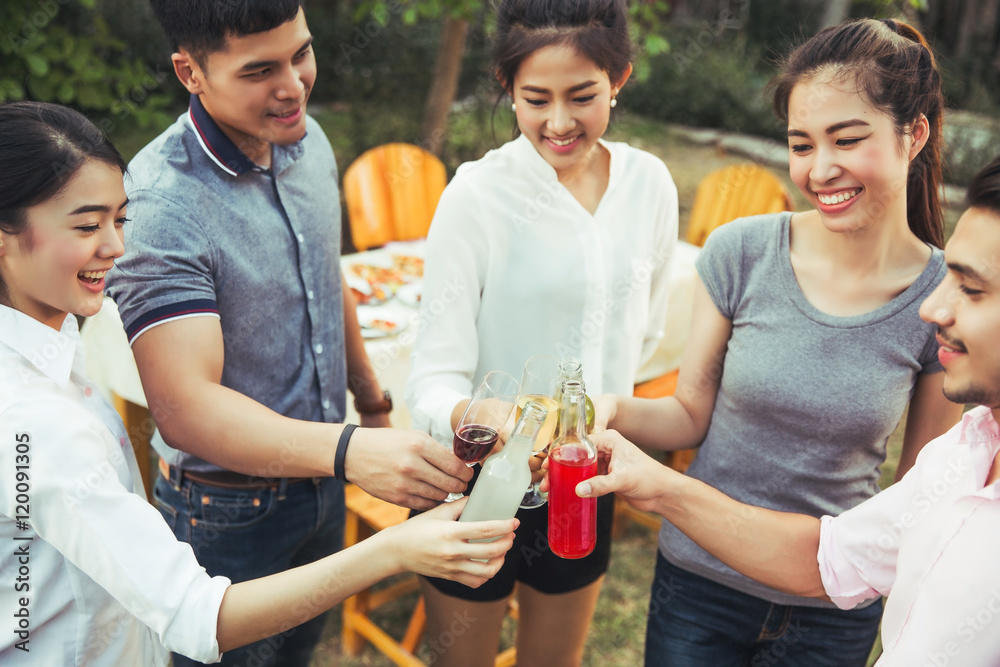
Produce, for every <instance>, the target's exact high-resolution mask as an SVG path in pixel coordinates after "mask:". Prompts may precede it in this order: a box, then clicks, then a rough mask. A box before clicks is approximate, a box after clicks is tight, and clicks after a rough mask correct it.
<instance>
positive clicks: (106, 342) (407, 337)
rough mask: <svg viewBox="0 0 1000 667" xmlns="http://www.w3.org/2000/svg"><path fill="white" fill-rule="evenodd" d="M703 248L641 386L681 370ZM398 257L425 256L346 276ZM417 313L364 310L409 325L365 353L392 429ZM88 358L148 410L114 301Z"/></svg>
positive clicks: (86, 334) (92, 322)
mask: <svg viewBox="0 0 1000 667" xmlns="http://www.w3.org/2000/svg"><path fill="white" fill-rule="evenodd" d="M698 251H699V248H698V247H696V246H693V245H690V244H688V243H684V242H681V243H679V244H678V248H677V253H676V259H675V261H674V262H673V266H672V269H671V276H670V277H671V294H670V302H669V305H668V308H667V313H668V316H667V322H666V324H665V330H664V338H663V340H662V342H661V343H660V346H659V347H658V348H657V350H656V352H655V354H654V355H653V357H652V359H650V361H649V362H648V363H647V364H646V365H645V366H643V368H642V369H640V371H639V377H638V380H637V381H639V382H643V381H645V380H649V379H652V378H654V377H658V376H660V375H662V374H664V373H668V372H670V371H672V370H674V369H676V368H677V367H678V366H679V365H680V359H681V353H682V352H683V351H684V342H685V341H686V339H687V332H688V329H689V328H690V325H691V307H692V295H693V287H694V284H695V269H694V261H695V259H696V258H697V256H698ZM394 254H402V255H414V256H419V257H422V256H423V241H416V242H411V243H398V244H395V243H394V244H389V245H387V246H386V247H384V248H379V249H376V250H369V251H366V252H362V253H357V254H354V255H346V256H344V257H343V258H341V265H342V266H343V267H344V271H345V274H347V273H348V272H349V266H350V265H351V264H355V263H362V264H373V265H376V266H380V265H381V266H391V258H392V255H394ZM417 313H418V310H417V308H415V307H413V306H410V305H406V304H404V303H401V302H400V301H399V300H398V299H395V298H392V299H389V300H388V301H386V302H385V303H384V304H382V305H380V306H359V307H358V316H359V319H362V320H364V319H366V318H373V317H374V318H379V319H386V320H389V321H393V322H397V323H405V325H404V326H402V327H401V328H400V329H399V330H398V331H397V333H396V334H395V335H392V336H385V337H380V338H370V339H366V340H365V350H367V352H368V358H369V359H370V360H371V363H372V366H373V368H374V369H375V374H376V376H377V377H378V379H379V384H381V385H382V387H383V388H384V389H388V390H389V391H390V392H391V393H392V396H393V400H394V410H393V411H392V414H391V415H390V421H391V422H392V425H393V426H396V427H399V428H409V427H410V424H411V421H410V413H409V411H408V410H407V408H406V404H405V403H404V402H403V393H404V390H405V388H406V381H407V378H408V377H409V375H410V363H411V362H410V353H411V351H412V349H413V341H414V337H415V335H416V331H415V326H413V324H412V323H413V320H414V318H416V316H417ZM81 335H82V337H83V343H84V348H85V349H86V354H87V373H88V375H89V376H90V378H91V379H92V380H93V381H94V382H95V383H96V384H97V385H98V386H99V387H101V389H102V391H104V393H105V395H106V396H108V397H109V399H110V393H111V392H112V391H113V392H114V393H116V394H118V395H119V396H121V397H122V398H125V399H126V400H129V401H131V402H133V403H136V404H138V405H146V399H145V396H144V395H143V392H142V384H141V382H140V381H139V373H138V371H137V370H136V367H135V359H134V358H133V357H132V350H131V348H129V345H128V339H127V338H126V336H125V331H124V329H123V326H122V322H121V318H120V317H119V315H118V308H117V307H116V306H115V303H114V302H113V301H112V300H111V299H109V298H105V299H104V307H103V308H102V309H101V311H100V312H99V313H98V314H97V315H95V316H94V317H91V318H88V320H87V321H86V323H85V324H84V326H83V330H82V333H81ZM345 421H347V422H350V423H355V424H356V423H358V415H357V412H356V411H355V410H354V405H353V401H352V400H350V397H348V401H347V416H346V420H345Z"/></svg>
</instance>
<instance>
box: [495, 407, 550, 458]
mask: <svg viewBox="0 0 1000 667" xmlns="http://www.w3.org/2000/svg"><path fill="white" fill-rule="evenodd" d="M546 414H547V413H546V411H545V409H544V408H541V407H538V404H536V403H531V402H529V403H528V405H527V406H525V408H524V411H523V412H522V413H521V417H520V418H519V419H518V420H517V424H515V425H514V431H513V433H511V436H510V438H508V440H507V442H506V443H505V444H504V449H503V451H504V452H508V451H509V452H510V455H511V456H520V455H524V457H525V458H527V454H530V453H531V448H532V444H534V442H535V438H537V437H538V432H539V431H541V430H542V424H544V423H545V417H546Z"/></svg>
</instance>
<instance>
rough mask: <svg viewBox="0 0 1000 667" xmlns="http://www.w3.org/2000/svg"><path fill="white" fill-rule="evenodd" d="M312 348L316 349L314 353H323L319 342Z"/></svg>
mask: <svg viewBox="0 0 1000 667" xmlns="http://www.w3.org/2000/svg"><path fill="white" fill-rule="evenodd" d="M313 349H314V350H316V354H323V346H322V345H321V344H317V345H316V347H314V348H313Z"/></svg>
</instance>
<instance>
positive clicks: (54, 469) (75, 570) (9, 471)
mask: <svg viewBox="0 0 1000 667" xmlns="http://www.w3.org/2000/svg"><path fill="white" fill-rule="evenodd" d="M84 368H85V362H84V355H83V349H82V345H81V343H80V334H79V331H78V330H77V325H76V319H75V318H74V317H73V316H72V315H70V316H68V317H67V318H66V320H65V322H64V323H63V326H62V330H61V331H55V330H53V329H51V328H50V327H47V326H45V325H44V324H42V323H40V322H38V321H37V320H34V319H32V318H31V317H28V316H27V315H24V314H23V313H20V312H18V311H16V310H13V309H11V308H7V307H5V306H0V545H2V547H0V618H3V619H4V623H5V624H6V625H5V626H4V627H5V629H4V632H3V633H2V634H0V664H3V665H81V666H82V665H87V666H91V665H94V666H98V665H107V666H108V667H112V666H114V667H119V666H121V665H143V666H144V667H146V666H149V665H153V666H159V665H164V666H165V665H167V664H168V661H169V655H168V653H167V649H169V650H173V651H177V652H179V653H183V654H186V655H188V656H191V657H193V658H195V659H197V660H201V661H204V662H217V661H218V660H219V657H220V656H219V647H218V643H217V641H216V636H215V633H216V625H217V620H218V615H219V606H220V605H221V604H222V597H223V594H224V593H225V591H226V589H227V588H228V586H229V584H230V582H229V580H228V579H226V578H225V577H214V578H213V577H209V576H208V574H207V573H206V572H205V569H204V568H203V567H201V566H200V565H199V564H198V562H197V560H196V559H195V556H194V552H193V551H191V547H190V545H187V544H184V543H182V542H178V541H177V540H176V539H175V538H174V535H173V534H172V533H171V531H170V529H169V528H168V527H167V524H166V523H165V522H164V521H163V517H161V516H160V514H159V512H157V511H156V509H154V508H153V506H152V505H150V504H149V503H148V502H147V501H146V496H145V492H144V491H143V488H142V479H141V477H140V476H139V469H138V466H137V464H136V461H135V455H134V454H133V452H132V447H131V445H130V444H129V440H128V437H127V435H126V433H125V428H124V426H123V424H122V422H121V419H119V417H118V414H117V413H116V412H115V411H114V409H112V407H111V406H110V405H108V403H107V401H105V400H104V398H103V397H102V396H101V395H100V392H99V391H98V390H97V388H96V387H95V386H94V385H93V384H92V383H91V382H89V381H88V380H87V378H86V377H85V374H84ZM22 619H23V620H22ZM12 623H13V624H14V630H17V631H20V632H21V633H23V634H18V633H17V632H14V631H12V630H11V624H12ZM24 649H27V651H26V650H24Z"/></svg>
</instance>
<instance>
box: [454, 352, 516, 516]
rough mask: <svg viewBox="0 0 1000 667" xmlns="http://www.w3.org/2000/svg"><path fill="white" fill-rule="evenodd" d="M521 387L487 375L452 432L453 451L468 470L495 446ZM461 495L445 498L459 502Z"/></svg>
mask: <svg viewBox="0 0 1000 667" xmlns="http://www.w3.org/2000/svg"><path fill="white" fill-rule="evenodd" d="M519 389H520V385H519V384H518V382H517V380H516V379H514V378H513V377H511V376H510V375H508V374H507V373H504V372H503V371H490V372H489V373H487V374H486V375H485V376H484V377H483V380H482V382H480V383H479V386H478V387H476V391H475V393H473V394H472V398H471V399H470V400H469V405H468V406H467V407H466V408H465V412H464V413H463V414H462V419H461V420H459V422H458V428H456V429H455V438H454V440H453V441H452V449H453V451H454V452H455V456H457V457H458V458H460V459H462V461H463V462H465V465H467V466H469V467H470V468H471V467H472V466H474V465H476V464H477V463H479V462H480V461H482V460H483V459H485V458H486V457H487V456H488V455H489V453H490V452H491V451H492V450H493V446H494V445H496V444H497V438H498V437H499V434H500V431H501V430H502V429H503V427H504V425H505V424H506V423H507V420H508V419H510V415H511V413H512V412H513V411H514V403H515V402H516V401H517V396H518V391H519ZM461 497H462V494H460V493H452V494H449V495H448V498H447V500H448V502H451V501H452V500H457V499H458V498H461Z"/></svg>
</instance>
